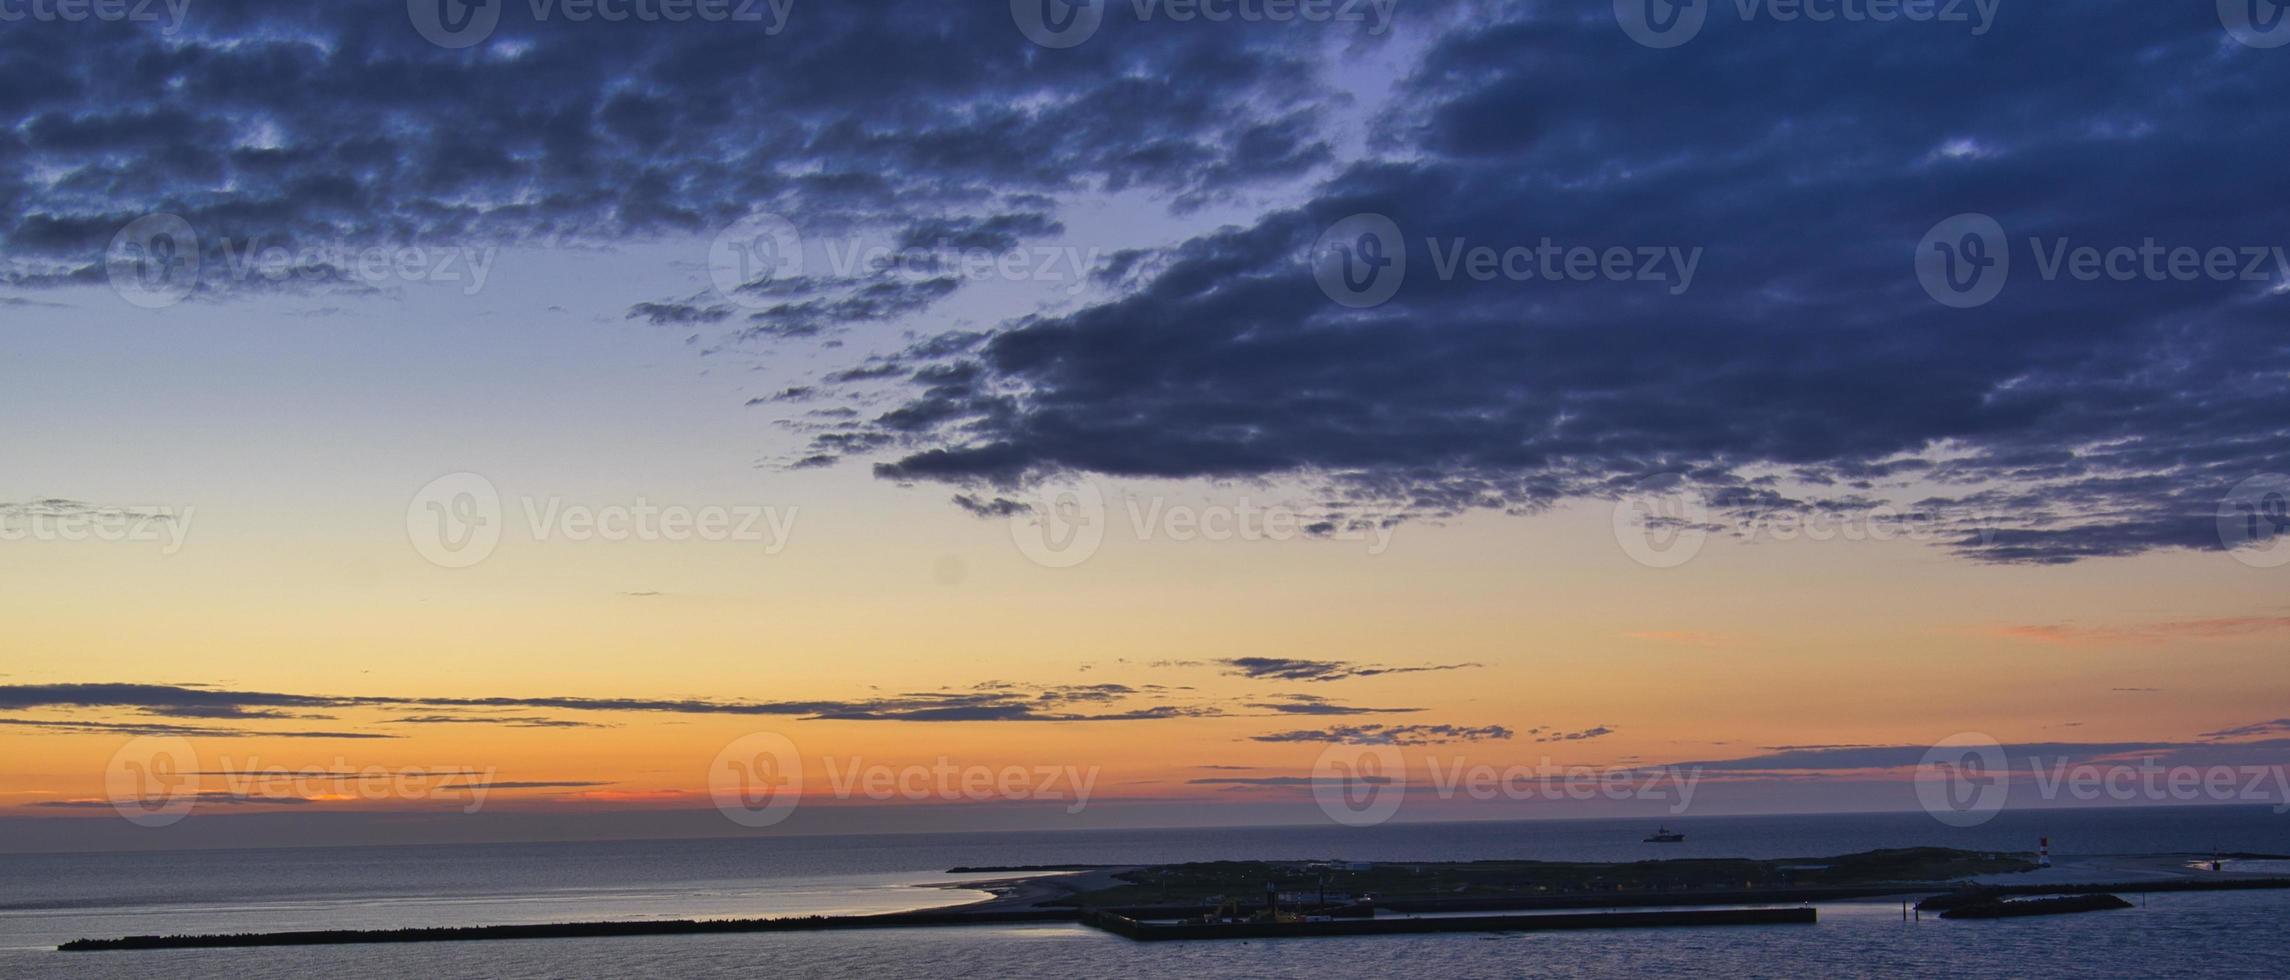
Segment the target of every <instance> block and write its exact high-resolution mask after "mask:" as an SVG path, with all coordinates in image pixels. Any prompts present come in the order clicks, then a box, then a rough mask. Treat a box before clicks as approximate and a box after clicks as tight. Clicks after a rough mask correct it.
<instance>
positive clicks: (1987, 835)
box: [0, 807, 2290, 980]
mask: <svg viewBox="0 0 2290 980" xmlns="http://www.w3.org/2000/svg"><path fill="white" fill-rule="evenodd" d="M1674 827H1675V829H1678V830H1682V831H1685V832H1686V833H1687V835H1688V839H1687V842H1686V843H1684V844H1679V845H1662V846H1655V845H1646V844H1642V843H1640V841H1639V838H1641V837H1643V836H1644V835H1645V833H1646V832H1647V831H1648V830H1650V829H1652V828H1649V827H1646V826H1644V822H1643V821H1615V820H1586V821H1524V822H1504V823H1465V824H1454V823H1447V824H1386V825H1384V826H1381V827H1374V828H1361V829H1353V828H1342V827H1336V826H1310V827H1275V828H1217V829H1182V830H1130V831H1082V832H1043V833H994V834H945V835H937V834H907V835H895V836H872V837H771V836H763V837H751V838H736V839H720V840H683V841H623V842H603V843H581V844H519V845H499V844H478V845H454V846H446V847H368V848H328V849H276V850H220V851H175V852H154V853H129V854H66V855H12V856H0V977H45V976H56V977H66V976H69V977H91V978H105V977H130V976H134V977H150V976H167V977H217V976H230V977H236V978H262V977H290V976H308V975H314V974H325V975H330V976H446V977H462V976H470V977H475V976H497V977H566V976H674V977H705V976H751V975H757V974H762V973H768V974H771V975H776V976H829V977H839V976H852V977H858V976H866V977H882V976H923V975H947V974H954V973H962V974H972V975H983V976H1134V977H1178V976H1182V977H1187V978H1194V980H1197V978H1199V977H1201V976H1204V975H1214V976H1222V975H1234V976H1296V977H1348V976H1392V975H1397V974H1401V973H1409V974H1428V975H1432V976H1510V975H1518V974H1522V973H1536V974H1556V975H1583V976H1611V975H1617V974H1630V975H1637V976H1657V977H1663V976H1681V977H1683V976H1701V975H1706V974H1710V973H1712V972H1715V973H1717V974H1719V975H1741V976H1813V975H1818V976H1885V977H1894V976H1952V977H1963V976H1997V977H2004V976H2031V975H2065V974H2085V975H2089V974H2107V975H2122V974H2131V975H2139V976H2198V975H2200V976H2220V975H2249V976H2281V975H2283V974H2284V972H2285V971H2286V969H2290V928H2285V926H2284V923H2286V922H2290V892H2242V893H2231V892H2220V893H2190V894H2175V895H2159V896H2153V897H2151V898H2149V899H2148V900H2147V902H2146V905H2145V907H2143V908H2141V909H2137V910H2131V911H2126V912H2121V913H2107V914H2100V915H2085V916H2066V917H2057V918H2044V919H2031V920H2020V921H2010V922H1944V921H1941V920H1938V919H1936V918H1933V917H1929V916H1928V917H1925V918H1924V920H1923V921H1921V922H1914V921H1912V922H1906V923H1904V922H1902V921H1901V917H1900V908H1899V905H1898V904H1897V903H1892V902H1869V903H1839V904H1834V905H1823V906H1822V907H1821V923H1820V924H1819V925H1817V926H1811V927H1805V926H1782V927H1728V928H1713V929H1684V930H1659V931H1649V932H1610V933H1607V932H1584V933H1545V934H1535V935H1507V936H1505V935H1496V936H1476V935H1439V936H1396V937H1364V938H1343V939H1305V940H1280V941H1257V942H1246V943H1231V942H1217V943H1161V944H1137V943H1131V942H1129V941H1128V940H1124V939H1119V938H1115V937H1111V936H1108V935H1106V934H1103V933H1099V932H1097V931H1095V930H1089V929H1084V928H1081V927H1077V926H1025V927H1007V928H1004V927H962V928H945V929H921V930H881V931H873V930H870V931H864V932H834V933H795V934H753V935H736V936H670V937H645V938H627V939H602V940H534V941H519V942H484V943H445V944H424V945H406V946H333V947H304V948H279V949H259V950H185V951H150V952H119V953H75V954H65V953H57V952H55V951H54V947H55V945H56V944H57V943H60V942H63V941H65V940H68V939H74V938H80V937H111V936H123V935H136V934H148V933H180V932H238V931H253V930H262V931H270V930H281V929H311V928H332V927H343V928H393V927H399V926H423V925H478V924H491V923H521V922H564V921H581V920H594V919H643V918H688V917H734V916H766V915H788V914H797V913H813V912H819V913H835V912H873V911H890V910H895V909H905V908H924V907H930V906H936V905H947V904H953V903H956V902H961V901H966V900H971V899H976V898H981V897H984V896H983V895H981V894H980V893H978V892H974V891H968V890H962V889H951V888H949V887H948V886H950V885H952V884H954V883H957V882H961V881H965V880H971V879H975V878H977V877H981V876H979V875H949V874H947V873H946V872H947V870H948V869H949V868H952V867H955V866H958V865H967V866H987V865H1029V864H1064V863H1106V864H1113V863H1159V862H1172V861H1191V860H1210V859H1218V858H1328V857H1336V858H1346V859H1352V860H1374V861H1398V860H1423V861H1439V860H1470V859H1476V858H1546V859H1572V860H1637V859H1644V858H1654V857H1694V856H1745V857H1798V856H1804V857H1816V856H1825V855H1830V854H1840V853H1848V852H1852V851H1860V850H1868V849H1871V848H1877V847H1902V846H1911V845H1920V844H1933V845H1942V846H1951V847H1962V848H1970V849H1983V850H1986V849H1994V850H2019V851H2024V850H2033V849H2034V847H2035V842H2036V839H2037V838H2038V837H2039V836H2049V837H2051V839H2052V849H2053V853H2054V855H2055V856H2056V857H2058V858H2061V859H2071V858H2074V857H2077V856H2084V855H2110V854H2147V853H2160V852H2185V853H2195V854H2207V853H2209V852H2211V851H2213V850H2226V851H2247V852H2263V853H2271V854H2290V816H2280V815H2276V814H2274V813H2273V812H2272V810H2271V809H2270V808H2268V807H2201V808H2175V809H2143V810H2081V811H2062V810H2048V811H2012V812H2006V813H2004V814H2001V815H1999V816H1998V817H1997V818H1996V819H1995V820H1993V821H1991V822H1990V823H1988V824H1986V825H1984V826H1981V827H1977V828H1971V829H1954V828H1948V827H1944V826H1941V825H1940V824H1938V823H1936V822H1934V821H1933V820H1932V819H1930V818H1929V817H1927V816H1925V815H1923V814H1921V813H1918V814H1852V815H1830V816H1784V817H1701V818H1695V819H1693V820H1691V821H1682V822H1679V823H1677V824H1675V825H1674Z"/></svg>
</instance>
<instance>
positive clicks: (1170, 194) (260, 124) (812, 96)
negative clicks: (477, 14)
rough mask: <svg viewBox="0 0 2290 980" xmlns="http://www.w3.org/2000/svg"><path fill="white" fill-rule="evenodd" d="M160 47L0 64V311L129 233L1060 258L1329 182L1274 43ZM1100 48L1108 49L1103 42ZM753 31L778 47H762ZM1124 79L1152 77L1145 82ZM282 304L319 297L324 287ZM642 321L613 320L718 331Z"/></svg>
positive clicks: (869, 310) (109, 43) (1230, 38)
mask: <svg viewBox="0 0 2290 980" xmlns="http://www.w3.org/2000/svg"><path fill="white" fill-rule="evenodd" d="M191 13H192V16H191V17H190V18H188V22H187V23H186V24H184V25H183V27H182V29H181V30H179V31H176V32H173V33H171V34H162V33H160V32H157V31H152V30H145V29H142V26H143V25H132V24H110V23H99V22H88V23H80V24H73V25H70V26H71V27H72V28H73V30H72V32H71V37H70V43H64V44H59V43H55V40H56V38H57V36H58V34H57V32H50V31H10V32H7V34H6V35H5V36H4V37H0V64H5V65H6V66H7V67H6V69H5V70H4V71H0V92H4V93H5V95H0V123H4V125H0V134H4V135H0V163H5V164H6V167H5V168H4V171H0V172H4V173H5V176H0V241H5V244H6V246H7V251H6V253H5V256H6V258H7V259H8V260H9V261H8V263H7V266H6V267H5V268H4V269H0V281H5V282H14V283H16V284H18V285H27V286H44V285H57V284H63V283H71V282H87V281H100V280H101V278H102V275H103V272H102V269H101V265H100V262H99V261H98V257H99V256H100V255H101V254H102V252H103V250H104V248H105V247H106V245H107V243H108V242H109V240H110V239H111V237H112V235H113V234H114V233H115V232H117V231H118V230H119V229H120V228H121V227H122V226H123V225H125V224H126V223H127V222H128V221H130V220H132V219H133V218H135V217H137V216H140V215H142V214H145V213H151V212H170V213H175V214H179V215H181V216H183V217H184V218H186V219H188V220H189V222H190V223H191V225H192V226H193V227H194V228H195V229H196V230H197V232H198V236H199V243H200V245H202V246H204V247H203V248H202V249H201V251H202V253H203V254H204V257H205V258H207V259H208V260H210V261H209V262H208V269H207V270H206V274H204V275H202V277H201V278H202V281H203V282H205V284H206V286H207V287H208V288H209V289H210V290H211V291H220V290H223V289H228V288H237V287H238V286H242V285H261V284H262V283H261V282H260V281H258V280H250V279H246V278H244V277H240V278H237V279H233V280H230V281H225V280H226V278H228V277H226V276H225V274H224V271H223V270H224V267H225V264H226V263H225V260H226V258H227V255H226V252H225V249H224V243H225V242H231V243H234V247H237V248H240V249H244V247H245V245H246V243H250V242H259V243H262V244H264V245H279V246H283V247H286V248H289V249H299V248H306V247H309V246H313V245H323V246H347V247H364V246H371V245H393V244H400V243H419V244H438V243H487V244H531V245H557V244H572V245H587V244H591V243H611V242H620V241H627V240H632V239H643V238H649V237H656V236H662V235H691V234H702V235H704V234H708V233H712V232H713V231H714V230H717V229H720V228H723V227H725V226H727V225H729V224H730V223H732V222H733V221H734V220H736V219H738V218H740V217H742V216H745V215H748V214H750V213H753V212H766V213H772V214H777V215H780V216H782V217H784V218H786V219H788V220H790V221H792V222H794V223H796V225H798V226H799V227H800V228H801V229H802V230H803V231H804V233H805V234H807V235H829V236H834V235H844V234H848V233H851V232H853V231H855V230H861V229H870V228H880V229H882V230H883V231H884V233H885V234H887V236H888V240H889V241H891V242H893V243H895V244H898V245H906V246H913V247H916V248H922V249H979V248H983V249H996V248H1005V247H1009V246H1011V245H1014V244H1016V243H1019V242H1022V241H1025V240H1028V239H1032V238H1038V237H1042V236H1046V235H1054V234H1058V233H1060V232H1061V231H1062V230H1063V227H1062V225H1061V223H1060V222H1059V220H1058V219H1057V218H1056V216H1055V215H1054V214H1053V213H1051V212H1049V211H1047V210H1045V208H1048V207H1052V206H1054V202H1055V200H1056V197H1057V195H1060V194H1064V193H1070V192H1083V191H1097V192H1117V191H1123V190H1129V189H1136V190H1141V191H1147V192H1152V193H1156V194H1159V195H1162V196H1164V197H1166V198H1168V199H1170V200H1171V201H1172V202H1175V203H1178V204H1179V205H1180V206H1191V205H1194V204H1200V203H1206V202H1210V201H1215V200H1220V199H1223V198H1225V197H1227V196H1229V195H1232V194H1235V193H1238V192H1240V191H1241V190H1243V189H1245V188H1248V187H1250V186H1251V185H1253V184H1255V183H1258V182H1261V181H1264V180H1267V179H1274V178H1287V177H1291V176H1293V175H1295V174H1296V173H1299V172H1301V171H1302V170H1304V169H1307V168H1309V167H1312V166H1315V165H1317V164H1319V163H1321V162H1324V161H1326V160H1327V159H1328V152H1327V145H1326V140H1325V136H1324V134H1323V132H1322V130H1323V128H1324V127H1323V125H1322V122H1323V117H1324V115H1325V114H1324V113H1323V112H1319V111H1315V110H1316V109H1319V108H1320V107H1323V106H1326V105H1329V104H1332V103H1335V102H1337V101H1339V100H1340V96H1338V95H1337V93H1335V92H1334V91H1332V90H1331V89H1329V88H1327V87H1325V86H1317V85H1312V84H1297V82H1298V80H1299V79H1301V78H1306V77H1309V76H1310V75H1311V74H1312V72H1313V70H1314V63H1313V56H1312V52H1310V51H1308V50H1295V49H1294V45H1293V44H1292V43H1290V42H1291V41H1293V39H1294V37H1295V33H1294V32H1289V31H1283V30H1279V29H1278V27H1279V25H1245V24H1227V25H1218V26H1219V28H1220V29H1219V30H1214V31H1187V30H1175V31H1172V30H1167V29H1165V28H1166V26H1167V25H1165V24H1139V23H1134V22H1108V23H1107V24H1106V25H1105V27H1104V29H1103V30H1102V31H1101V36H1100V37H1099V38H1097V39H1096V40H1095V42H1094V43H1092V44H1088V45H1083V46H1080V47H1078V48H1074V49H1071V50H1066V51H1057V52H1049V51H1046V50H1045V49H1042V48H1039V47H1037V46H1034V45H1032V44H1029V43H1027V42H1026V41H1025V40H1024V38H1023V37H1022V36H1021V35H1020V34H1019V32H1018V31H1017V30H1016V29H1015V27H1014V25H1013V23H1012V21H1011V19H1010V12H1009V10H1007V9H1006V8H1004V7H1001V6H998V5H992V4H986V5H979V4H945V3H938V2H934V0H881V2H869V3H851V4H822V5H806V6H804V7H803V8H802V9H801V10H799V11H795V12H794V14H793V16H792V17H791V18H790V22H789V23H787V24H785V25H773V24H766V23H747V22H732V23H722V22H708V23H701V22H693V23H652V24H643V25H630V24H623V23H605V22H602V21H591V22H582V21H576V20H572V19H569V18H565V17H561V16H559V17H553V18H539V19H537V18H536V17H535V15H534V14H533V12H532V11H530V10H528V9H527V8H526V7H524V6H523V5H519V4H508V5H503V9H502V10H501V22H500V26H499V27H498V29H496V30H495V31H494V32H493V34H492V35H491V36H490V38H489V39H488V40H487V41H486V42H485V43H482V44H480V45H478V46H476V47H473V48H470V49H468V50H445V49H442V48H439V47H437V46H434V45H432V44H430V43H428V42H427V41H426V40H424V39H423V38H422V37H421V35H420V34H418V33H417V32H416V31H415V30H414V28H413V25H412V24H411V23H410V22H409V20H408V18H407V12H406V9H405V6H404V5H402V4H298V5H284V4H276V3H265V2H258V0H201V2H200V3H198V4H197V5H196V6H195V8H194V9H193V10H192V12H191ZM1116 20H1117V21H1118V20H1119V19H1118V18H1117V19H1116ZM775 27H783V28H784V29H778V30H774V28H775ZM1146 66H1151V67H1150V70H1146ZM298 268H299V271H300V272H301V273H302V275H300V276H297V277H296V278H297V280H298V281H302V282H318V283H320V284H341V283H344V282H347V281H349V280H350V279H351V278H353V277H351V276H349V275H348V274H346V273H345V271H344V270H343V269H342V268H341V263H336V262H331V261H325V260H320V261H307V262H301V263H299V265H298ZM839 285H842V286H855V287H856V291H855V292H854V293H853V294H852V295H848V296H845V297H844V298H843V299H842V300H839V301H832V302H830V303H828V304H827V305H825V306H822V307H819V308H809V307H804V306H795V307H790V308H783V309H775V310H770V311H766V312H764V313H762V314H759V316H760V317H761V320H762V322H761V323H758V324H756V325H754V326H752V327H751V328H750V329H752V330H756V331H761V332H771V333H777V334H779V335H800V334H801V333H803V332H804V331H806V330H816V329H825V328H827V327H829V326H831V325H833V324H835V323H837V322H848V321H850V320H853V319H868V318H879V317H882V316H888V315H892V314H893V313H894V312H895V311H897V310H901V309H914V308H919V307H920V306H922V305H927V303H928V302H930V301H931V300H932V299H934V298H936V297H938V296H943V295H944V293H945V292H946V291H948V290H949V289H951V286H950V285H930V286H917V287H916V288H917V289H920V290H921V291H920V292H913V293H902V294H900V295H897V296H891V295H882V294H870V293H869V292H868V290H869V289H870V288H872V287H886V286H887V288H893V289H896V288H897V287H896V285H895V284H885V283H882V282H871V283H870V282H857V283H842V284H839ZM742 312H745V311H744V310H736V311H735V310H732V309H729V308H726V307H725V306H723V305H722V304H720V303H692V302H684V301H677V300H663V301H659V302H655V303H646V304H642V305H639V306H638V307H636V308H634V309H633V310H631V311H630V315H632V316H637V317H640V318H643V319H647V320H650V321H652V322H655V323H663V324H677V325H696V324H713V323H718V322H721V321H724V320H726V319H728V318H730V317H731V316H733V315H734V314H735V313H742Z"/></svg>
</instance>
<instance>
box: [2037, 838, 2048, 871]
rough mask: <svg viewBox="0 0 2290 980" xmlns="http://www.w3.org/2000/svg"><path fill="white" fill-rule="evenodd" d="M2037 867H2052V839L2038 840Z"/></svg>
mask: <svg viewBox="0 0 2290 980" xmlns="http://www.w3.org/2000/svg"><path fill="white" fill-rule="evenodd" d="M2036 867H2039V868H2048V867H2051V838H2049V837H2038V838H2036Z"/></svg>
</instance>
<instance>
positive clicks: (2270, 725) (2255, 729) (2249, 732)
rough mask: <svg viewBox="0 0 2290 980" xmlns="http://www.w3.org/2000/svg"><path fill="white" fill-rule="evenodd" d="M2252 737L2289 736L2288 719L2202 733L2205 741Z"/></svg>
mask: <svg viewBox="0 0 2290 980" xmlns="http://www.w3.org/2000/svg"><path fill="white" fill-rule="evenodd" d="M2254 735H2290V718H2275V719H2272V720H2270V721H2259V722H2252V723H2250V724H2248V725H2236V726H2234V727H2232V728H2221V729H2219V730H2218V731H2215V732H2204V733H2202V737H2203V738H2205V739H2235V738H2250V737H2251V736H2254Z"/></svg>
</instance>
